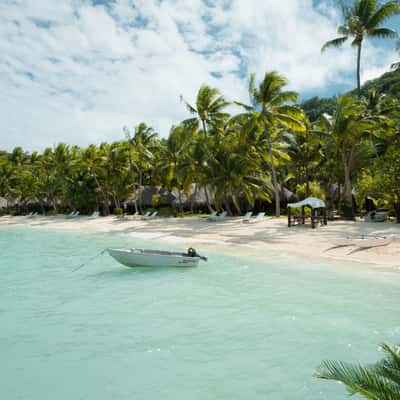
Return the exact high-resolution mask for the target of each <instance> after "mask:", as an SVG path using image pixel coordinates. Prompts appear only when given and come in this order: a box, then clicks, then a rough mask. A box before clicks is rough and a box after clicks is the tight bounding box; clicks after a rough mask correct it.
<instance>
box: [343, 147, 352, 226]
mask: <svg viewBox="0 0 400 400" xmlns="http://www.w3.org/2000/svg"><path fill="white" fill-rule="evenodd" d="M342 161H343V169H344V188H343V200H344V207H343V211H344V216H345V217H351V218H353V217H354V212H353V196H352V190H351V179H350V168H349V164H348V162H347V159H346V155H345V154H343V153H342Z"/></svg>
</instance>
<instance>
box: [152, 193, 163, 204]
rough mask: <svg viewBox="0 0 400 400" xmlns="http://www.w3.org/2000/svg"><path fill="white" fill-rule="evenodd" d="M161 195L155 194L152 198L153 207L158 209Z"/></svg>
mask: <svg viewBox="0 0 400 400" xmlns="http://www.w3.org/2000/svg"><path fill="white" fill-rule="evenodd" d="M160 197H161V196H160V195H159V194H153V195H152V196H151V203H152V204H153V207H158V205H159V203H160Z"/></svg>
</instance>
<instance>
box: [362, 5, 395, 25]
mask: <svg viewBox="0 0 400 400" xmlns="http://www.w3.org/2000/svg"><path fill="white" fill-rule="evenodd" d="M398 14H400V5H399V3H398V1H396V0H392V1H388V2H387V3H384V4H382V6H381V7H380V8H379V9H378V10H377V11H376V12H375V13H374V15H372V16H371V18H370V19H369V20H368V22H367V23H366V25H365V28H366V29H367V31H370V30H372V29H375V28H378V27H379V25H380V24H381V23H382V22H384V21H385V20H386V19H388V18H390V17H392V16H393V15H398Z"/></svg>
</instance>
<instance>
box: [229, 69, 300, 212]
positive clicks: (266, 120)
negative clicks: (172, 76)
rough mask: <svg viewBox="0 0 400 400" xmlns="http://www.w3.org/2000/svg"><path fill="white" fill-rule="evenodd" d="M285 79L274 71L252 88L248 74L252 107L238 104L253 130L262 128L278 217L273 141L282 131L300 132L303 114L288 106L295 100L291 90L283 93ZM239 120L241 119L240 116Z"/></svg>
mask: <svg viewBox="0 0 400 400" xmlns="http://www.w3.org/2000/svg"><path fill="white" fill-rule="evenodd" d="M286 84H287V81H286V79H285V78H284V77H283V76H281V75H279V74H278V73H277V72H274V71H273V72H266V73H265V75H264V79H263V80H262V81H261V82H260V84H259V86H258V87H256V85H255V75H254V74H251V75H250V81H249V96H250V101H251V105H246V104H243V103H240V102H236V104H238V105H240V106H242V107H243V108H244V109H245V110H246V112H247V115H248V117H249V122H248V123H249V124H250V125H253V127H254V129H262V132H263V135H262V140H263V141H265V143H266V145H267V150H268V161H269V164H270V167H271V172H272V184H273V187H274V192H275V215H276V216H277V217H279V216H280V197H279V185H278V178H277V173H276V169H275V161H276V159H275V156H274V147H273V142H274V141H276V142H279V134H280V133H281V132H282V128H283V129H287V130H293V131H298V132H302V131H304V130H305V126H304V123H303V119H304V115H303V112H302V111H301V109H300V108H298V107H297V106H294V105H290V104H288V103H289V102H294V101H296V100H297V98H298V94H297V93H296V92H293V91H285V90H283V88H284V87H285V86H286ZM238 118H242V115H239V116H238Z"/></svg>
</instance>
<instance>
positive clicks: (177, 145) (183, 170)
mask: <svg viewBox="0 0 400 400" xmlns="http://www.w3.org/2000/svg"><path fill="white" fill-rule="evenodd" d="M194 133H195V131H194V130H193V129H191V130H188V129H187V126H185V125H178V126H173V127H172V128H171V130H170V132H169V136H168V139H167V140H166V141H165V146H163V147H162V148H161V154H160V162H159V170H160V172H162V173H163V175H164V176H163V178H164V179H163V182H164V184H165V185H166V186H167V187H168V188H170V189H172V188H177V189H178V200H179V211H180V212H182V211H183V207H182V190H183V189H185V187H188V186H189V185H190V183H191V174H190V173H188V172H189V171H188V164H192V163H193V160H192V159H190V158H189V150H190V146H191V145H192V142H193V136H194Z"/></svg>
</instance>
